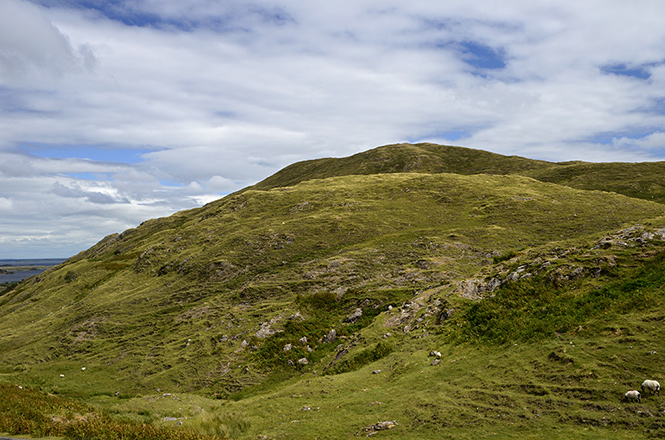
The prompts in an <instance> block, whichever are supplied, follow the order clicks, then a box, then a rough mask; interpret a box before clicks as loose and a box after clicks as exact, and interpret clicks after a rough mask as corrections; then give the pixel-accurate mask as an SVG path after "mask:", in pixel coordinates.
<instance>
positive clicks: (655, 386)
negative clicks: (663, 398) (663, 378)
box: [642, 380, 660, 396]
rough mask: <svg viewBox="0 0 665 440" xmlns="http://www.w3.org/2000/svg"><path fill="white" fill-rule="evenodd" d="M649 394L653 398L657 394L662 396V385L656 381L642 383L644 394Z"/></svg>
mask: <svg viewBox="0 0 665 440" xmlns="http://www.w3.org/2000/svg"><path fill="white" fill-rule="evenodd" d="M647 391H648V392H649V394H651V395H652V396H653V395H654V394H656V393H658V394H660V384H659V383H658V382H657V381H655V380H645V381H644V382H642V392H643V393H646V392H647Z"/></svg>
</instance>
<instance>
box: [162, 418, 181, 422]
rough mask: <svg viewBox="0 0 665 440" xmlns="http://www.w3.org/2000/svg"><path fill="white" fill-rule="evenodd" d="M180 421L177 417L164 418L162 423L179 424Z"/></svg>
mask: <svg viewBox="0 0 665 440" xmlns="http://www.w3.org/2000/svg"><path fill="white" fill-rule="evenodd" d="M177 421H178V419H177V418H176V417H164V418H163V419H162V422H177Z"/></svg>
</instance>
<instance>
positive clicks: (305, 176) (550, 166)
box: [253, 143, 665, 203]
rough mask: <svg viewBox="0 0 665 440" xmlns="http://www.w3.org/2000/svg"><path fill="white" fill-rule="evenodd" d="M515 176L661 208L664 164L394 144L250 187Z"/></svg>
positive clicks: (301, 165) (289, 170) (292, 169)
mask: <svg viewBox="0 0 665 440" xmlns="http://www.w3.org/2000/svg"><path fill="white" fill-rule="evenodd" d="M411 172H415V173H456V174H481V173H482V174H517V175H523V176H529V177H533V178H534V179H537V180H540V181H543V182H551V183H557V184H560V185H566V186H570V187H572V188H577V189H586V190H602V191H612V192H616V193H618V194H623V195H626V196H629V197H634V198H641V199H645V200H651V201H656V202H659V203H665V184H663V179H662V176H663V175H665V162H644V163H588V162H562V163H552V162H546V161H540V160H532V159H526V158H523V157H518V156H502V155H500V154H494V153H490V152H487V151H481V150H473V149H469V148H462V147H454V146H444V145H436V144H428V143H422V144H397V145H387V146H384V147H379V148H375V149H372V150H369V151H365V152H362V153H358V154H355V155H353V156H350V157H345V158H340V159H334V158H326V159H316V160H310V161H304V162H298V163H295V164H293V165H290V166H288V167H286V168H284V169H283V170H281V171H279V172H277V173H275V174H273V175H272V176H270V177H268V178H267V179H265V180H263V181H261V182H259V183H258V184H256V185H255V186H254V187H253V188H256V189H269V188H274V187H281V186H290V185H294V184H296V183H298V182H302V181H305V180H309V179H317V178H325V177H332V176H340V175H351V174H357V175H365V174H377V173H411Z"/></svg>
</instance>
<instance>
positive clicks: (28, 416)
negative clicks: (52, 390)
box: [0, 385, 228, 440]
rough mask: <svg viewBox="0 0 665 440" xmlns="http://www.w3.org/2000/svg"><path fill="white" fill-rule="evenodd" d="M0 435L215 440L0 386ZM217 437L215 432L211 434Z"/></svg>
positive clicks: (109, 439)
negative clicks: (114, 416) (134, 421)
mask: <svg viewBox="0 0 665 440" xmlns="http://www.w3.org/2000/svg"><path fill="white" fill-rule="evenodd" d="M0 432H6V433H9V434H11V435H25V434H27V435H30V436H32V437H45V436H50V437H53V436H55V437H66V438H68V439H74V440H77V439H98V440H107V439H108V440H116V439H126V440H144V439H145V440H148V439H158V440H206V439H210V440H216V439H221V438H228V437H226V436H219V435H213V436H208V435H204V434H201V433H199V432H195V431H192V430H189V429H178V430H177V429H169V428H163V427H158V426H155V425H152V424H146V423H131V422H127V421H119V420H115V419H112V418H110V417H109V416H107V415H105V414H104V413H102V412H99V411H97V410H95V409H93V408H92V407H90V406H88V405H85V404H83V403H81V402H79V401H77V400H75V399H67V398H62V397H57V396H51V395H47V394H45V393H43V392H40V391H38V390H35V389H32V388H25V387H22V386H15V385H0ZM215 434H218V433H215Z"/></svg>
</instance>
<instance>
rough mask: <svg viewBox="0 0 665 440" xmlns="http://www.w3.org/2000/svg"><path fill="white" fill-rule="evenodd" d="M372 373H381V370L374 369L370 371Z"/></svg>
mask: <svg viewBox="0 0 665 440" xmlns="http://www.w3.org/2000/svg"><path fill="white" fill-rule="evenodd" d="M372 374H381V370H374V371H372Z"/></svg>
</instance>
